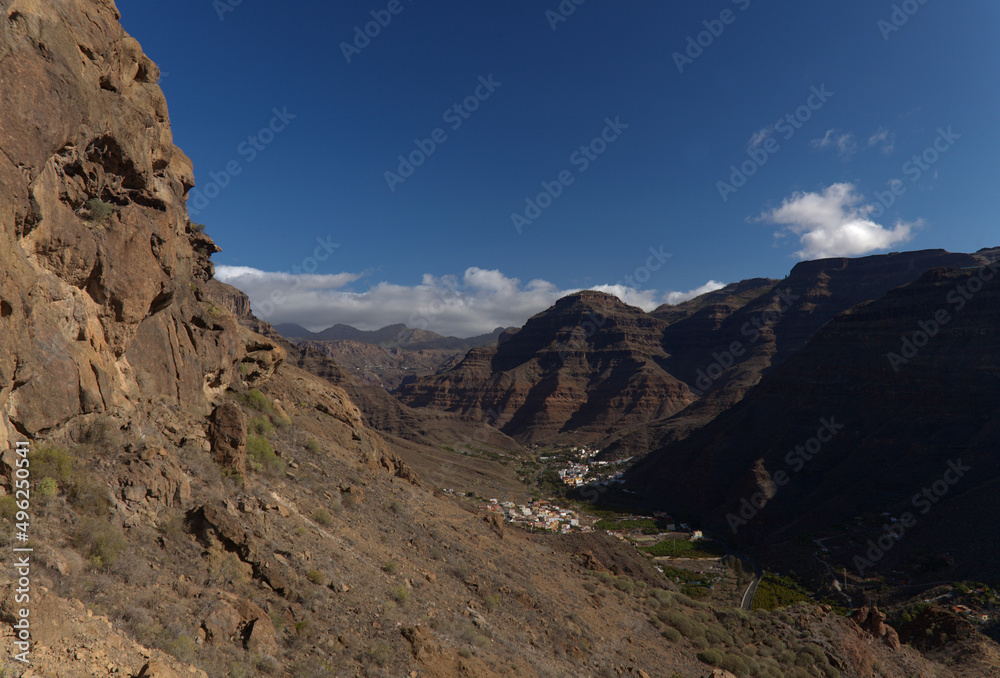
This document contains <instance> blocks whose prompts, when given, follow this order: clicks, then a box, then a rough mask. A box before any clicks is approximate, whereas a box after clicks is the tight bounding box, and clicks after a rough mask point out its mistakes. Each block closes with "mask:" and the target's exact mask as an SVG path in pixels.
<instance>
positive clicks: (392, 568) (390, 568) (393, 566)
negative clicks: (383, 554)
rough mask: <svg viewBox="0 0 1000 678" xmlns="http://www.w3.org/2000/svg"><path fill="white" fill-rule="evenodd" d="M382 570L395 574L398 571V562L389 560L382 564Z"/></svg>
mask: <svg viewBox="0 0 1000 678" xmlns="http://www.w3.org/2000/svg"><path fill="white" fill-rule="evenodd" d="M382 571H383V572H385V573H386V574H396V573H397V572H399V563H397V562H396V561H395V560H390V561H389V562H387V563H386V564H385V565H383V566H382Z"/></svg>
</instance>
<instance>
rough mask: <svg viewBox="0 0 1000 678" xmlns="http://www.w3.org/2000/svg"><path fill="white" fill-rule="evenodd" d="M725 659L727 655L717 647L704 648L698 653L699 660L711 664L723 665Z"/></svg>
mask: <svg viewBox="0 0 1000 678" xmlns="http://www.w3.org/2000/svg"><path fill="white" fill-rule="evenodd" d="M723 659H725V655H724V654H723V652H722V650H716V649H715V648H709V649H707V650H702V651H701V652H699V653H698V661H700V662H702V663H705V664H708V665H709V666H722V661H723Z"/></svg>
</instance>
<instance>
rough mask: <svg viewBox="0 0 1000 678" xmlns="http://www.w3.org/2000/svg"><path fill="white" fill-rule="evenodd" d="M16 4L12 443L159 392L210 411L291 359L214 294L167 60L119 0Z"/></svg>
mask: <svg viewBox="0 0 1000 678" xmlns="http://www.w3.org/2000/svg"><path fill="white" fill-rule="evenodd" d="M0 11H2V15H0V16H2V20H0V110H2V112H3V114H2V115H0V195H2V196H3V205H2V209H0V241H2V242H0V271H2V272H3V273H2V275H0V300H2V301H0V326H2V334H3V341H2V342H0V410H2V412H3V415H4V416H3V420H2V422H0V445H3V444H5V443H6V439H7V438H9V436H10V435H12V434H13V433H14V432H15V431H17V432H20V433H21V434H23V435H29V436H34V435H36V434H39V433H43V432H50V431H53V430H55V429H58V428H60V427H62V426H64V425H66V424H67V423H68V422H70V421H72V420H73V419H74V418H75V417H78V416H80V415H86V414H95V413H116V414H122V415H127V414H128V413H129V412H132V411H135V409H136V408H137V407H138V406H139V405H140V403H143V402H146V401H150V400H157V401H163V402H167V403H171V404H173V405H176V406H179V407H181V408H186V409H189V410H194V411H205V410H207V408H208V406H209V402H210V400H211V399H212V398H213V397H215V396H217V395H218V394H220V393H221V392H222V391H223V390H225V388H226V387H227V386H228V385H229V383H230V382H231V380H232V379H233V377H234V375H238V374H239V370H240V368H239V365H240V363H241V362H243V361H245V360H250V362H253V363H255V364H258V365H260V366H262V367H263V366H265V365H270V367H269V368H266V369H271V368H273V366H274V364H275V363H276V362H278V361H280V355H278V354H277V353H276V352H274V347H273V346H270V345H268V344H267V342H250V343H251V344H252V345H251V346H248V341H247V339H246V337H244V336H243V335H241V334H240V333H239V332H238V331H236V324H235V322H234V320H233V318H232V317H231V316H230V315H229V314H224V313H219V312H218V309H216V308H215V307H214V306H213V305H212V304H210V303H208V302H206V301H204V300H203V296H202V293H201V290H202V287H203V285H204V283H205V282H206V281H207V280H208V279H209V278H210V276H211V275H212V264H211V262H210V261H209V257H210V256H211V254H212V253H213V252H215V251H216V250H217V248H216V247H215V245H214V243H213V242H212V240H211V239H210V238H208V237H207V236H206V235H204V234H202V233H200V232H199V231H198V230H195V229H193V228H192V226H191V224H190V222H189V221H188V218H187V213H186V209H185V197H186V194H187V191H188V190H189V189H190V188H191V187H192V186H193V185H194V178H193V172H192V166H191V162H190V160H188V158H187V157H186V156H185V155H184V153H183V152H181V151H180V149H178V148H177V147H176V146H174V144H173V141H172V136H171V131H170V123H169V117H168V114H167V104H166V101H165V99H164V97H163V92H162V91H161V90H160V87H159V86H158V84H157V80H158V78H159V70H158V69H157V67H156V65H155V64H153V63H152V62H151V61H150V60H149V58H147V57H146V56H145V55H144V54H143V53H142V50H141V48H140V47H139V44H138V43H137V42H136V41H135V40H134V39H133V38H131V37H129V36H128V35H126V34H125V32H124V31H123V30H122V28H121V26H120V25H119V23H118V18H119V15H118V11H117V9H116V8H115V5H114V3H113V2H110V1H106V2H89V1H88V2H85V1H83V0H78V1H72V0H69V1H65V2H58V3H42V2H34V1H29V0H8V1H5V2H2V3H0ZM254 353H256V354H257V355H256V356H253V355H251V356H249V357H248V354H254Z"/></svg>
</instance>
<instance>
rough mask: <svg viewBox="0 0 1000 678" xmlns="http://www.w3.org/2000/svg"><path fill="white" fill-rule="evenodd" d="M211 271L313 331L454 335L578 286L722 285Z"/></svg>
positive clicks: (654, 293)
mask: <svg viewBox="0 0 1000 678" xmlns="http://www.w3.org/2000/svg"><path fill="white" fill-rule="evenodd" d="M215 277H216V278H218V279H219V280H221V281H222V282H224V283H227V284H230V285H232V286H234V287H237V288H239V289H241V290H243V291H244V292H246V294H247V295H248V296H249V297H250V301H251V304H252V308H253V311H254V314H255V315H257V317H259V318H261V319H262V320H266V321H267V322H269V323H272V324H278V323H298V324H299V325H302V326H303V327H306V328H307V329H310V330H313V331H317V330H322V329H325V328H327V327H330V326H331V325H335V324H337V323H344V324H346V325H353V326H354V327H357V328H359V329H364V330H374V329H379V328H382V327H385V326H386V325H392V324H395V323H405V324H406V325H408V326H410V327H413V328H418V329H427V330H431V331H433V332H437V333H438V334H443V335H453V336H458V337H469V336H474V335H478V334H486V333H488V332H492V331H493V330H494V329H495V328H497V327H511V326H521V325H523V324H524V322H525V321H526V320H527V319H528V318H530V317H531V316H532V315H534V314H536V313H539V312H540V311H543V310H545V309H546V308H548V307H550V306H551V305H552V304H553V303H555V302H556V300H558V299H560V298H561V297H564V296H566V295H567V294H572V293H573V292H578V291H580V290H581V289H592V290H598V291H601V292H607V293H609V294H614V295H615V296H617V297H618V298H620V299H621V300H622V301H624V302H625V303H627V304H631V305H633V306H638V307H640V308H642V309H643V310H646V311H651V310H653V309H654V308H656V307H657V306H659V305H661V304H664V303H669V304H678V303H680V302H682V301H685V300H687V299H692V298H694V297H696V296H698V295H699V294H703V293H705V292H710V291H713V290H717V289H720V288H722V287H724V284H723V283H721V282H717V281H714V280H710V281H708V282H707V283H705V284H704V285H702V286H700V287H698V288H697V289H694V290H689V291H686V292H682V291H658V290H645V289H635V288H632V287H627V286H625V285H622V284H616V285H595V286H591V287H588V288H572V289H560V288H559V287H558V286H556V285H554V284H552V283H550V282H548V281H545V280H541V279H536V280H531V281H529V282H528V283H526V284H524V283H522V282H521V281H520V280H519V279H517V278H510V277H507V276H506V275H504V274H503V273H502V272H500V271H497V270H486V269H481V268H476V267H472V268H469V269H467V270H466V271H465V273H464V274H462V275H461V276H454V275H448V276H442V277H436V276H433V275H430V274H425V275H424V276H423V279H422V280H421V281H420V284H419V285H413V286H405V285H395V284H391V283H388V282H379V283H376V284H374V285H372V286H371V287H369V288H368V289H367V290H365V291H361V292H358V291H355V290H354V289H352V288H349V287H348V286H349V285H351V284H352V283H354V282H356V281H358V280H360V279H362V278H363V277H365V275H364V274H358V273H339V274H335V275H307V274H293V273H281V272H272V271H262V270H260V269H256V268H250V267H247V266H222V265H220V266H217V267H216V274H215Z"/></svg>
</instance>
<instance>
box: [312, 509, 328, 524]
mask: <svg viewBox="0 0 1000 678" xmlns="http://www.w3.org/2000/svg"><path fill="white" fill-rule="evenodd" d="M313 520H315V521H316V524H318V525H322V526H323V527H326V526H327V525H329V524H330V523H332V522H333V517H332V516H331V515H330V514H329V513H328V512H327V510H326V509H320V510H318V511H316V513H314V514H313Z"/></svg>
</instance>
